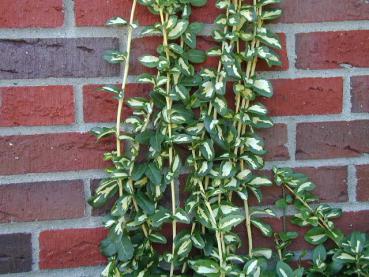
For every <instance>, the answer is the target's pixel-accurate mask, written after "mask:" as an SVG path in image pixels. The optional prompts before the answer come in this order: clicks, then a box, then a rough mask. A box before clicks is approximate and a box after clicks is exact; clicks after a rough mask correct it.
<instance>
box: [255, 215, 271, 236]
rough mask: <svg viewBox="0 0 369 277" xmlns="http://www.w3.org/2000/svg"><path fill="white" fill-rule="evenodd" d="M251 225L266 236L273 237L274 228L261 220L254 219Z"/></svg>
mask: <svg viewBox="0 0 369 277" xmlns="http://www.w3.org/2000/svg"><path fill="white" fill-rule="evenodd" d="M251 223H252V225H254V227H256V228H258V229H259V230H260V231H261V232H262V234H263V235H264V236H266V237H271V236H272V235H273V230H272V227H270V225H269V224H267V223H265V222H262V221H261V219H259V218H252V219H251Z"/></svg>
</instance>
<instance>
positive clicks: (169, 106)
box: [160, 8, 177, 277]
mask: <svg viewBox="0 0 369 277" xmlns="http://www.w3.org/2000/svg"><path fill="white" fill-rule="evenodd" d="M160 20H161V25H162V28H163V46H164V49H165V54H166V57H167V60H168V63H170V56H169V52H168V37H167V32H166V30H165V20H164V11H163V8H160ZM166 89H167V90H166V92H167V95H169V92H170V74H169V73H167V85H166ZM165 101H166V106H167V110H168V112H169V115H168V118H169V123H168V136H169V139H170V138H171V137H172V125H171V116H170V110H171V109H172V102H173V101H172V99H171V98H170V97H168V96H166V97H165ZM168 155H169V167H170V168H171V166H172V163H173V147H172V146H170V147H169V150H168ZM170 190H171V198H172V214H173V215H175V213H176V191H175V183H174V180H171V181H170ZM176 235H177V221H176V220H175V219H173V221H172V261H171V264H170V277H172V276H173V273H174V262H173V260H174V253H175V244H174V240H175V238H176Z"/></svg>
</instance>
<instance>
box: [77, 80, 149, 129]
mask: <svg viewBox="0 0 369 277" xmlns="http://www.w3.org/2000/svg"><path fill="white" fill-rule="evenodd" d="M99 88H101V85H86V86H84V87H83V114H84V121H85V122H112V121H115V120H116V109H117V105H118V101H117V99H115V98H113V95H112V94H111V93H106V92H104V91H99ZM150 91H151V86H150V85H143V84H128V85H127V86H126V97H127V98H129V97H148V95H149V93H150ZM131 112H132V110H131V109H130V108H128V107H127V106H124V108H123V114H122V118H126V117H127V116H128V115H130V114H131Z"/></svg>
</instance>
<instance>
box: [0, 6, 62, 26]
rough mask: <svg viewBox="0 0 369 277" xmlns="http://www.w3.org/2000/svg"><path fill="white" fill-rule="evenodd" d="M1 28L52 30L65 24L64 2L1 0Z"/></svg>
mask: <svg viewBox="0 0 369 277" xmlns="http://www.w3.org/2000/svg"><path fill="white" fill-rule="evenodd" d="M0 10H1V13H0V28H31V27H37V28H52V27H61V26H62V25H63V22H64V8H63V0H15V1H14V0H1V1H0Z"/></svg>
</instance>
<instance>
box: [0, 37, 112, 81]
mask: <svg viewBox="0 0 369 277" xmlns="http://www.w3.org/2000/svg"><path fill="white" fill-rule="evenodd" d="M118 48H119V47H118V40H117V39H114V38H72V39H64V38H56V39H16V40H15V39H0V60H1V65H0V79H34V78H49V77H103V76H105V77H107V76H117V75H118V74H119V66H116V65H111V64H109V63H107V62H105V61H104V60H102V59H101V56H102V54H103V52H104V51H105V50H111V49H118Z"/></svg>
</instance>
